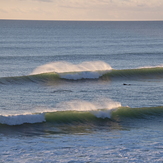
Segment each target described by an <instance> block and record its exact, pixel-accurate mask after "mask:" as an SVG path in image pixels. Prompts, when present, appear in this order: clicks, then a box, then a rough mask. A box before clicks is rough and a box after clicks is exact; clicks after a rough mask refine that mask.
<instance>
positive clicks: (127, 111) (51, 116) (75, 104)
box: [0, 99, 163, 126]
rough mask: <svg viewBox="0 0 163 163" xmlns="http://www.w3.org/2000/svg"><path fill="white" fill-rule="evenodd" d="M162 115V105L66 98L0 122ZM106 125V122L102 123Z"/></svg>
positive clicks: (1, 118)
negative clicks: (48, 107)
mask: <svg viewBox="0 0 163 163" xmlns="http://www.w3.org/2000/svg"><path fill="white" fill-rule="evenodd" d="M154 116H155V117H157V116H163V106H156V107H141V108H130V107H128V106H126V107H123V106H121V103H119V102H115V101H112V100H110V99H105V100H100V101H98V102H87V101H77V100H74V101H69V102H64V103H62V104H59V106H58V108H57V110H55V109H53V110H52V111H51V112H50V111H48V112H47V111H45V112H41V113H35V114H33V113H31V114H20V115H0V124H1V125H2V124H3V125H4V124H5V125H10V126H15V125H23V124H36V123H47V124H48V123H50V124H51V123H52V124H54V125H60V124H71V125H75V124H79V123H80V124H92V123H99V122H100V123H102V122H104V121H105V122H106V121H107V122H108V123H109V122H110V123H112V122H121V120H123V121H124V120H125V119H126V118H127V119H128V118H129V119H131V120H132V121H134V119H148V118H150V119H151V118H153V117H154ZM104 125H105V124H104Z"/></svg>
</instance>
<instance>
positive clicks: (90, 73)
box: [0, 61, 163, 84]
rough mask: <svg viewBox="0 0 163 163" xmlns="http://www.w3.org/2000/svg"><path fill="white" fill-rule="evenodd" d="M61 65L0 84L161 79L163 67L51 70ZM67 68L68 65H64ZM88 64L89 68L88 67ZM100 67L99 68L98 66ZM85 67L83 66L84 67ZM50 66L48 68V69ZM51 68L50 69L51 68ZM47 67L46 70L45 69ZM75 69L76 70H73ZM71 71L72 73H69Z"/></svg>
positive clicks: (94, 64) (93, 65)
mask: <svg viewBox="0 0 163 163" xmlns="http://www.w3.org/2000/svg"><path fill="white" fill-rule="evenodd" d="M59 64H61V65H62V64H64V62H62V63H58V62H57V63H50V64H47V65H43V66H40V67H38V68H36V70H34V71H33V72H32V73H31V74H30V75H27V76H14V77H1V78H0V84H23V83H28V82H33V83H40V82H43V83H53V84H55V82H57V81H58V80H69V81H75V80H97V79H100V80H116V79H119V78H121V79H144V78H163V66H156V67H142V68H135V69H120V70H116V69H112V68H111V67H110V66H109V65H107V64H106V63H104V62H100V61H98V62H83V63H82V64H79V65H73V66H72V65H71V66H72V67H73V68H72V67H71V68H66V67H65V68H64V69H61V70H60V71H59V70H58V72H55V69H53V68H54V67H55V66H56V65H57V66H58V65H59ZM65 64H66V65H67V67H69V66H68V65H69V64H68V63H67V62H66V63H65ZM89 64H90V67H89ZM98 64H99V65H101V66H98ZM84 65H85V66H84ZM48 66H50V68H49V67H48ZM51 66H52V68H51ZM47 67H48V68H47ZM75 68H76V69H75ZM58 69H59V68H58ZM72 69H73V71H71V70H72Z"/></svg>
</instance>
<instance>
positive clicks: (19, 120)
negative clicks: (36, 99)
mask: <svg viewBox="0 0 163 163" xmlns="http://www.w3.org/2000/svg"><path fill="white" fill-rule="evenodd" d="M44 121H45V115H44V113H40V114H26V115H8V116H2V115H1V116H0V123H1V124H7V125H21V124H24V123H41V122H44Z"/></svg>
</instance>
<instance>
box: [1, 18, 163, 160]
mask: <svg viewBox="0 0 163 163" xmlns="http://www.w3.org/2000/svg"><path fill="white" fill-rule="evenodd" d="M162 90H163V22H162V21H148V22H143V21H142V22H136V21H133V22H100V21H99V22H94V21H92V22H89V21H87V22H85V21H79V22H78V21H23V20H0V97H1V98H0V145H1V148H0V162H16V163H17V162H26V163H28V162H30V163H31V162H36V163H37V162H38V163H39V162H42V163H44V162H48V163H49V162H56V163H57V162H63V163H64V162H65V163H66V162H77V163H78V162H81V163H84V162H137V163H140V162H163V152H162V149H163V141H162V140H163V139H162V138H163V127H162V125H163V100H162V95H163V93H162Z"/></svg>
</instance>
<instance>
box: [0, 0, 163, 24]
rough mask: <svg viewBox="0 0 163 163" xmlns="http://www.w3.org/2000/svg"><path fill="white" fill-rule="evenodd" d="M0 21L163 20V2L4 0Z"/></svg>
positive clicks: (147, 0)
mask: <svg viewBox="0 0 163 163" xmlns="http://www.w3.org/2000/svg"><path fill="white" fill-rule="evenodd" d="M0 19H23V20H87V21H89V20H92V21H125V20H129V21H130V20H131V21H134V20H163V0H0Z"/></svg>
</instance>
